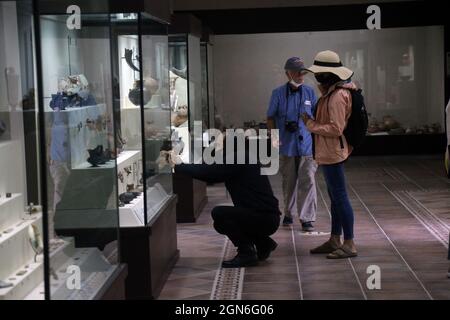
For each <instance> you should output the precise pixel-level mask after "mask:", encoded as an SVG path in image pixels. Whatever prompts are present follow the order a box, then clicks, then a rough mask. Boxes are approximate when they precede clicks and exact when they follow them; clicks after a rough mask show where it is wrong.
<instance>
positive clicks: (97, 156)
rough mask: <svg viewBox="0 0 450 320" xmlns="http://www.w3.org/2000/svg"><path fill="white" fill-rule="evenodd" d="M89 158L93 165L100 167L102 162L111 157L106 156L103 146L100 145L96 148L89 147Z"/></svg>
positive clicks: (88, 160)
mask: <svg viewBox="0 0 450 320" xmlns="http://www.w3.org/2000/svg"><path fill="white" fill-rule="evenodd" d="M88 152H89V158H88V159H87V162H89V163H90V164H91V165H92V167H98V166H99V165H100V164H105V163H106V162H107V161H109V159H106V158H105V155H104V153H103V146H102V145H99V146H97V147H96V148H95V149H89V150H88Z"/></svg>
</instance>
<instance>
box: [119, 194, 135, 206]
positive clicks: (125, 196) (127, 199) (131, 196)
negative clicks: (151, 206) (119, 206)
mask: <svg viewBox="0 0 450 320" xmlns="http://www.w3.org/2000/svg"><path fill="white" fill-rule="evenodd" d="M139 195H140V193H139V192H125V193H122V194H121V195H119V200H120V202H122V203H124V204H129V203H130V202H131V201H133V200H134V199H136V197H138V196H139Z"/></svg>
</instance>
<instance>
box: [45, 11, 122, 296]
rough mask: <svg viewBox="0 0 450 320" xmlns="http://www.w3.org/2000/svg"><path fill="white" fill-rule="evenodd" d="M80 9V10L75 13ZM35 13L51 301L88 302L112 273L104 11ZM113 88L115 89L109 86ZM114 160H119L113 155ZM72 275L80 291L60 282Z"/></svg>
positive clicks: (112, 163) (111, 147)
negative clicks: (74, 24) (73, 17)
mask: <svg viewBox="0 0 450 320" xmlns="http://www.w3.org/2000/svg"><path fill="white" fill-rule="evenodd" d="M82 12H83V10H82ZM68 17H69V16H68V15H67V14H65V13H64V14H61V15H41V16H40V20H39V22H40V27H41V39H39V40H40V41H41V48H42V49H41V50H42V52H41V55H42V62H41V64H42V70H43V78H42V85H43V94H44V108H45V126H46V127H45V136H46V140H47V152H48V154H47V158H48V162H47V172H46V173H45V174H47V176H48V181H49V183H48V190H47V197H48V202H49V226H48V231H49V237H50V244H49V246H50V275H49V277H50V288H51V292H50V296H51V299H64V300H66V299H93V298H95V297H96V295H97V294H98V293H99V291H100V290H101V289H102V287H103V286H104V284H105V283H106V282H107V281H108V280H109V279H110V278H111V277H112V276H113V275H114V272H115V271H116V270H117V256H118V254H117V249H118V248H117V246H118V243H117V239H118V209H117V203H118V200H117V176H116V157H117V153H116V146H115V141H114V140H115V139H114V137H115V135H114V116H113V101H112V96H113V95H112V92H113V90H115V89H116V87H117V86H116V84H115V83H114V84H113V83H112V82H111V79H112V72H111V53H110V28H109V16H108V15H103V14H101V15H95V14H82V15H81V26H82V27H81V29H79V30H77V29H74V30H69V29H68V27H67V25H66V21H67V19H68ZM113 85H114V86H113ZM117 161H118V160H117ZM73 273H79V274H80V277H81V282H80V283H79V284H80V286H81V289H80V290H76V286H74V287H73V288H72V287H70V286H67V285H66V281H67V279H68V277H69V276H71V275H72V274H73Z"/></svg>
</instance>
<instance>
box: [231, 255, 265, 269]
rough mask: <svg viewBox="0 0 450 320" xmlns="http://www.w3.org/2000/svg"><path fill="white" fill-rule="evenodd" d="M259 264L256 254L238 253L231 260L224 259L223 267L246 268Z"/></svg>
mask: <svg viewBox="0 0 450 320" xmlns="http://www.w3.org/2000/svg"><path fill="white" fill-rule="evenodd" d="M257 264H258V257H257V256H256V254H255V253H254V254H250V255H248V254H240V253H238V254H237V256H236V257H234V258H233V259H231V260H228V261H223V262H222V268H244V267H253V266H256V265H257Z"/></svg>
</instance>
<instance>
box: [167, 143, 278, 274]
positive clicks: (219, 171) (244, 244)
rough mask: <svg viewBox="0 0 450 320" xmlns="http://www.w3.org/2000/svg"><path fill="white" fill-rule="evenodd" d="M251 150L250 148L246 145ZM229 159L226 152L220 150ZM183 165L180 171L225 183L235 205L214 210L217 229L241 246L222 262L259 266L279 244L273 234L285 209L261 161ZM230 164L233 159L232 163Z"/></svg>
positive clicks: (233, 265) (228, 264)
mask: <svg viewBox="0 0 450 320" xmlns="http://www.w3.org/2000/svg"><path fill="white" fill-rule="evenodd" d="M246 149H247V148H246ZM247 150H248V149H247ZM220 152H221V153H222V154H223V155H224V159H226V156H225V154H226V151H223V150H222V151H220ZM246 158H247V160H246V161H245V164H236V161H235V162H234V163H235V164H227V162H226V161H225V160H224V161H223V163H224V164H211V165H208V164H180V165H176V166H175V172H176V173H177V174H185V175H188V176H191V177H193V178H195V179H198V180H201V181H205V182H208V183H221V182H224V183H225V187H226V189H227V191H228V192H229V194H230V195H231V199H232V201H233V206H217V207H215V208H214V209H213V210H212V212H211V215H212V218H213V220H214V228H215V229H216V230H217V232H219V233H220V234H223V235H226V236H227V237H228V238H229V239H230V241H231V242H232V243H233V244H234V246H235V247H236V248H237V255H236V256H235V257H234V258H233V259H231V260H229V261H224V262H223V263H222V267H223V268H241V267H249V266H255V265H257V264H258V261H263V260H266V259H267V258H268V257H269V255H270V253H271V252H272V251H273V250H275V248H276V247H277V243H276V242H275V241H274V240H273V239H272V238H271V237H270V236H271V235H272V234H274V233H275V232H276V231H277V229H278V227H279V224H280V215H281V212H280V210H279V208H278V200H277V198H275V196H274V194H273V191H272V187H271V185H270V182H269V179H268V177H267V176H266V175H261V166H260V165H259V164H250V163H249V161H248V157H246ZM228 163H229V162H228Z"/></svg>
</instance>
